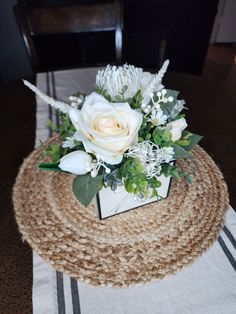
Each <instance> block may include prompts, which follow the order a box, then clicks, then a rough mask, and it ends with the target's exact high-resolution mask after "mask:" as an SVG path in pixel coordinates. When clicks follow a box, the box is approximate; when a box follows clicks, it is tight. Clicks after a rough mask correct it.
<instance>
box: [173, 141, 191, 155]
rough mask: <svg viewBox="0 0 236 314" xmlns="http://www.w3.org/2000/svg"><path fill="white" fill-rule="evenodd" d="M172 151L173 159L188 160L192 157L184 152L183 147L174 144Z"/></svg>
mask: <svg viewBox="0 0 236 314" xmlns="http://www.w3.org/2000/svg"><path fill="white" fill-rule="evenodd" d="M173 147H174V150H175V157H176V158H190V157H192V155H191V154H190V153H189V152H188V151H186V150H185V149H184V148H183V147H181V146H179V145H176V144H174V145H173Z"/></svg>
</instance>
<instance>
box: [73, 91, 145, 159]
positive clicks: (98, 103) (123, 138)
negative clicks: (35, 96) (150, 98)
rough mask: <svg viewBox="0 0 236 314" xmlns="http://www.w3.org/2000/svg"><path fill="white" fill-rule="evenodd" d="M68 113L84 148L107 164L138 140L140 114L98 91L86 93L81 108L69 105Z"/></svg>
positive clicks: (121, 156)
mask: <svg viewBox="0 0 236 314" xmlns="http://www.w3.org/2000/svg"><path fill="white" fill-rule="evenodd" d="M69 117H70V119H71V121H72V123H73V125H74V126H75V128H76V129H77V130H78V131H77V132H76V133H75V135H76V137H77V138H79V139H80V140H81V141H82V142H83V145H84V147H85V150H86V152H88V153H93V154H95V155H96V157H97V158H100V159H102V160H103V161H104V162H107V163H108V164H118V163H120V162H121V160H122V158H123V154H124V152H125V151H126V150H127V149H128V148H130V147H131V146H132V145H134V144H136V143H137V140H138V131H139V128H140V126H141V124H142V118H143V116H142V114H141V113H140V112H138V111H136V110H133V109H131V107H130V106H129V104H128V103H110V102H109V101H107V100H106V99H105V98H104V97H103V96H101V95H99V94H97V93H92V94H90V95H89V96H87V97H86V99H85V102H84V104H83V107H82V109H81V110H78V109H75V108H71V109H70V111H69Z"/></svg>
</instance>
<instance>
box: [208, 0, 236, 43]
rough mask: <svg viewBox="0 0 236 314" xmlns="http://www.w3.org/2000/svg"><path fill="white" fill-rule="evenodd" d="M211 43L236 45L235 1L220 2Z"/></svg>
mask: <svg viewBox="0 0 236 314" xmlns="http://www.w3.org/2000/svg"><path fill="white" fill-rule="evenodd" d="M211 43H236V1H235V0H220V1H219V5H218V13H217V15H216V18H215V22H214V27H213V30H212V35H211Z"/></svg>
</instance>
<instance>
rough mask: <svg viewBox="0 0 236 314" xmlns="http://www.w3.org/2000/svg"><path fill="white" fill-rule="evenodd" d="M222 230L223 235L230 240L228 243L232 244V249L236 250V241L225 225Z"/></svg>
mask: <svg viewBox="0 0 236 314" xmlns="http://www.w3.org/2000/svg"><path fill="white" fill-rule="evenodd" d="M223 230H224V233H225V234H226V235H227V237H228V239H229V240H230V242H231V243H232V245H233V247H234V248H235V250H236V240H235V238H234V236H233V235H232V233H231V232H230V231H229V229H228V228H227V226H226V225H224V227H223Z"/></svg>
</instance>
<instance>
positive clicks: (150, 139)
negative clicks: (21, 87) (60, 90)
mask: <svg viewBox="0 0 236 314" xmlns="http://www.w3.org/2000/svg"><path fill="white" fill-rule="evenodd" d="M168 64H169V61H168V60H167V61H165V62H164V64H163V66H162V68H161V69H160V71H159V72H158V73H157V74H156V75H153V74H150V73H148V72H143V69H141V68H137V67H135V66H133V65H127V64H125V65H123V66H119V67H116V66H110V65H108V66H107V67H106V68H105V69H104V70H101V71H98V73H97V76H96V90H95V91H94V92H92V93H91V94H89V95H87V96H86V97H85V96H84V95H80V94H77V95H76V96H70V98H69V100H70V104H67V103H64V102H61V101H57V100H54V99H53V98H51V97H49V96H47V95H45V94H44V93H42V92H41V91H40V90H38V89H37V88H36V87H35V86H33V85H32V84H30V83H29V82H27V81H24V84H25V85H27V86H28V87H29V88H30V89H31V90H32V91H34V92H35V93H36V94H37V95H38V96H39V97H41V98H42V99H43V100H45V102H46V103H48V104H50V105H51V106H52V107H54V108H56V109H58V110H59V111H60V120H61V124H60V126H59V127H56V126H54V125H53V124H52V122H51V123H50V126H51V127H52V128H53V130H54V131H57V132H58V133H59V135H60V138H61V144H51V145H49V146H48V147H44V152H45V153H46V154H47V155H50V156H51V158H52V163H50V164H40V165H39V166H40V168H42V169H48V170H56V171H65V172H69V173H72V174H75V175H76V178H75V179H74V183H73V191H74V193H75V195H76V196H77V198H78V199H79V200H80V201H81V203H83V204H84V205H85V206H88V204H89V203H90V202H91V200H92V198H93V197H94V195H95V194H96V193H97V192H98V190H99V189H101V188H102V187H110V188H111V189H112V190H113V191H114V190H115V189H116V188H117V186H119V185H121V184H123V185H124V186H125V189H126V191H127V192H129V193H133V194H134V195H135V197H137V198H148V197H154V196H158V190H157V189H158V187H159V186H160V184H161V183H160V181H159V180H158V177H159V176H160V175H165V176H172V177H175V178H177V179H178V178H180V177H186V178H187V180H189V179H190V176H189V174H186V173H184V171H182V170H181V169H180V168H179V167H178V165H177V164H173V161H174V160H177V159H179V158H189V157H191V153H190V150H191V149H192V148H193V146H194V145H196V144H197V143H198V141H199V140H200V139H201V136H199V135H196V134H193V133H190V132H189V131H187V130H186V127H187V123H186V120H185V116H184V114H182V113H181V112H182V110H183V109H185V107H184V105H185V102H184V101H183V100H178V99H177V97H178V92H176V91H173V90H169V89H165V88H164V86H163V85H162V79H163V76H164V74H165V72H166V70H167V67H168ZM88 188H89V193H86V189H88Z"/></svg>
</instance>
